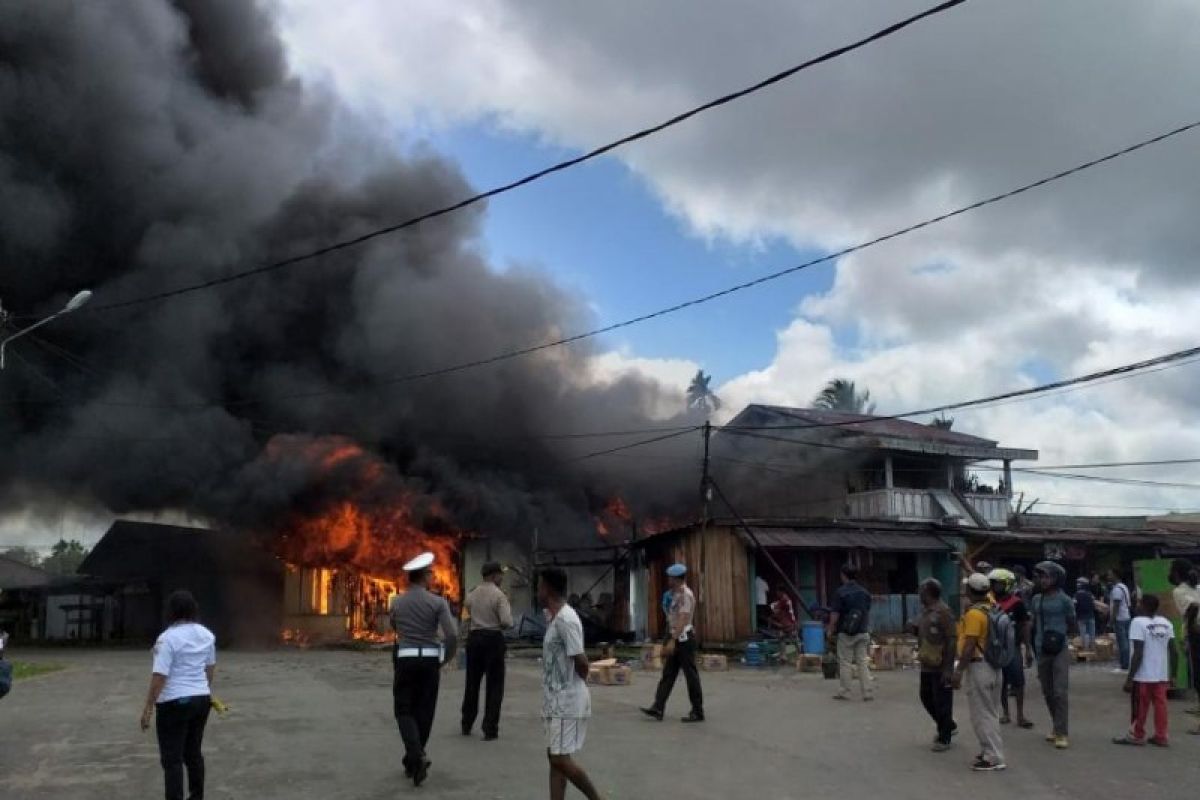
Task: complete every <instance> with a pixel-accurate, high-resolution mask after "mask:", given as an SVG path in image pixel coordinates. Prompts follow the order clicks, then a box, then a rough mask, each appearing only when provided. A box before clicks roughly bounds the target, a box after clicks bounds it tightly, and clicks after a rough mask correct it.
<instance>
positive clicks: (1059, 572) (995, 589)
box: [141, 553, 1200, 800]
mask: <svg viewBox="0 0 1200 800" xmlns="http://www.w3.org/2000/svg"><path fill="white" fill-rule="evenodd" d="M433 560H434V559H433V555H432V554H429V553H426V554H423V555H422V556H419V557H418V558H416V559H414V560H412V561H411V562H409V563H408V564H406V565H405V567H404V569H405V572H406V573H407V574H408V582H409V586H408V590H407V591H406V592H404V593H403V594H401V595H398V596H397V597H395V598H394V599H393V600H392V602H391V605H390V608H389V614H390V617H391V621H392V626H393V628H394V629H395V630H396V633H397V641H396V644H395V646H394V648H393V652H392V656H393V658H392V665H393V686H392V697H393V714H394V716H395V719H396V723H397V727H398V728H399V731H400V736H401V739H402V741H403V744H404V757H403V759H402V764H403V768H404V772H405V775H406V776H407V777H409V778H410V779H411V780H412V782H413V784H414V785H416V786H420V785H421V784H422V783H424V782H425V780H426V779H427V778H428V775H429V769H430V767H431V766H432V761H431V760H430V759H429V757H428V753H427V749H426V748H427V747H428V743H429V736H430V732H431V730H432V727H433V719H434V713H435V711H436V708H437V697H438V689H439V681H440V674H441V669H442V667H443V666H445V665H446V664H447V663H448V662H450V661H451V660H452V659H453V658H454V655H455V652H456V650H457V646H458V634H459V631H458V626H457V623H456V622H455V619H454V616H453V614H452V613H451V610H450V606H449V604H448V603H447V601H446V599H445V598H444V597H442V596H440V595H438V594H435V593H433V592H432V591H430V588H429V587H430V581H431V579H432V573H431V567H432V564H433ZM974 570H975V571H973V572H971V574H970V575H969V576H968V577H967V579H966V580H965V581H964V583H963V587H962V588H963V593H962V597H963V607H962V609H961V613H960V614H958V615H956V614H955V613H954V612H953V611H952V610H951V608H950V607H949V606H948V605H947V603H946V602H945V599H944V590H943V587H942V585H941V584H940V583H939V582H938V581H937V580H935V579H933V578H929V579H926V580H925V581H923V582H922V583H921V585H920V594H919V596H920V601H921V611H920V613H919V615H918V616H917V618H916V619H914V620H912V622H911V630H912V631H913V632H914V633H916V635H917V658H918V661H919V663H920V682H919V685H920V690H919V693H920V701H921V704H922V705H923V706H924V708H925V710H926V711H927V712H928V714H929V716H930V718H931V719H932V721H933V724H934V731H935V732H934V738H933V743H932V749H933V751H934V752H939V753H940V752H946V751H948V750H950V749H951V747H952V740H953V737H954V736H955V735H956V733H957V732H958V725H957V723H956V721H955V713H954V707H955V702H954V698H955V692H956V691H961V692H963V694H964V695H965V696H966V698H967V707H968V714H969V716H970V721H971V726H972V728H973V730H974V733H975V737H976V739H977V740H978V743H979V751H978V754H977V755H976V757H975V759H974V760H973V762H972V764H971V767H972V769H974V770H976V771H981V772H985V771H986V772H991V771H998V770H1003V769H1005V768H1006V767H1007V761H1006V758H1005V752H1004V737H1003V735H1002V729H1003V727H1004V726H1005V725H1010V724H1012V721H1013V718H1012V717H1011V716H1010V705H1009V701H1010V699H1011V700H1012V701H1013V704H1014V705H1015V710H1016V725H1017V727H1018V728H1022V729H1030V728H1033V727H1034V723H1033V722H1032V720H1030V719H1029V717H1028V716H1027V715H1026V706H1025V691H1024V690H1025V671H1026V670H1028V669H1032V668H1033V667H1034V666H1035V665H1036V668H1037V676H1038V681H1039V683H1040V684H1041V688H1042V695H1043V698H1044V700H1045V704H1046V708H1047V711H1048V713H1049V717H1050V727H1049V729H1048V731H1047V734H1046V741H1047V742H1049V743H1051V744H1053V746H1054V747H1055V748H1057V749H1059V750H1065V749H1067V748H1068V747H1069V746H1070V743H1069V738H1068V736H1069V697H1070V669H1069V667H1070V660H1071V657H1070V650H1069V647H1068V639H1069V637H1070V635H1071V634H1072V633H1074V632H1077V633H1078V634H1079V636H1080V637H1081V642H1082V643H1083V644H1084V645H1085V646H1086V645H1088V644H1092V643H1094V640H1095V635H1096V631H1097V630H1098V629H1099V627H1100V625H1101V624H1102V623H1100V622H1098V620H1102V619H1103V620H1108V621H1111V625H1112V627H1113V630H1114V631H1115V633H1116V635H1117V641H1118V643H1119V642H1120V641H1121V637H1122V636H1125V637H1126V644H1124V645H1121V646H1119V651H1120V653H1121V664H1122V666H1121V668H1120V671H1122V672H1123V673H1124V674H1125V676H1126V680H1125V687H1124V688H1125V690H1126V691H1127V692H1128V693H1129V694H1130V724H1129V729H1128V730H1127V731H1126V732H1124V733H1122V734H1121V735H1119V736H1116V737H1114V738H1113V742H1114V743H1115V744H1119V745H1127V746H1143V745H1146V744H1150V745H1156V746H1159V747H1167V746H1169V726H1168V719H1167V714H1168V712H1167V691H1168V688H1169V686H1170V681H1171V676H1173V675H1175V674H1177V673H1176V663H1177V659H1178V657H1179V653H1180V648H1179V647H1178V646H1177V643H1176V641H1175V630H1174V627H1173V625H1172V623H1171V621H1170V620H1168V619H1167V618H1166V617H1164V616H1162V615H1161V614H1160V613H1159V610H1160V600H1159V598H1158V597H1157V596H1155V595H1152V594H1146V595H1143V596H1141V597H1138V596H1137V595H1136V593H1135V592H1134V591H1133V590H1131V588H1130V582H1126V581H1124V580H1121V579H1120V577H1119V576H1116V575H1110V581H1109V585H1108V586H1107V587H1106V586H1104V585H1103V584H1102V583H1101V582H1100V581H1099V580H1087V579H1080V580H1079V581H1077V582H1076V591H1075V593H1074V594H1068V588H1067V586H1066V572H1065V570H1064V569H1063V567H1062V566H1061V565H1059V564H1058V563H1056V562H1054V561H1043V562H1041V563H1039V564H1038V565H1037V566H1036V567H1035V568H1034V570H1033V580H1029V579H1028V578H1027V577H1026V574H1025V572H1024V571H1023V570H1022V569H1020V568H1019V567H1014V568H1013V569H1011V570H1009V569H1004V568H998V569H993V568H992V567H991V565H989V564H984V563H977V564H976V565H975V567H974ZM503 574H504V569H503V568H502V566H501V565H500V564H497V563H488V564H485V565H484V567H483V570H482V578H483V581H482V582H481V583H480V584H479V585H478V586H477V587H475V588H474V589H473V590H472V591H471V592H470V593H469V594H468V595H467V598H466V600H465V603H464V606H465V609H466V611H467V616H468V618H469V619H470V621H471V622H470V626H471V627H470V632H469V634H468V636H467V640H466V649H467V656H468V658H467V674H466V686H465V690H464V696H463V703H462V717H461V725H462V733H463V735H465V736H470V735H472V733H473V729H474V725H475V721H476V719H477V718H478V715H479V695H480V688H481V684H482V683H483V682H485V681H486V693H485V698H484V710H483V721H482V729H483V739H484V740H485V741H494V740H496V739H497V738H499V730H500V729H499V724H500V713H501V706H502V701H503V694H504V677H505V664H504V659H505V641H504V631H505V630H506V629H508V628H511V627H512V625H513V619H512V609H511V607H510V605H509V601H508V598H507V596H506V595H505V594H504V592H503V590H502V588H501V584H502V582H503ZM858 577H859V576H858V570H857V569H856V568H855V567H854V566H853V565H846V566H844V567H843V568H842V569H841V581H842V585H841V586H840V587H839V589H838V591H837V593H836V596H835V598H834V600H833V605H832V608H831V612H830V614H829V617H828V621H827V624H828V628H827V634H828V637H829V639H830V641H831V643H833V644H834V646H835V647H836V652H837V659H838V662H839V672H840V675H839V677H840V679H841V681H840V688H839V690H838V692H837V693H836V694H835V695H834V697H835V699H837V700H840V701H847V700H849V699H851V697H852V696H853V689H854V687H853V683H854V681H853V678H854V676H855V674H857V682H858V688H859V691H860V693H861V697H862V699H863V700H864V701H871V700H873V699H874V693H873V685H872V680H871V674H870V667H869V658H870V643H871V637H870V627H871V626H870V612H871V594H870V593H869V592H868V591H867V589H866V588H865V587H863V586H862V585H861V584H860V583H859V580H858ZM667 580H668V583H669V587H670V588H669V589H668V591H667V593H666V594H665V595H664V598H663V608H664V612H665V614H666V618H667V628H668V633H667V636H666V637H665V645H664V649H663V658H664V666H663V672H662V677H661V679H660V681H659V684H658V687H657V690H656V692H655V696H654V700H653V703H652V704H651V705H650V706H648V707H646V708H643V709H642V711H643V713H645V714H646V715H647V716H649V717H651V718H653V719H655V720H657V721H661V720H662V719H663V718H664V715H665V711H666V704H667V702H668V700H669V698H670V696H671V693H672V691H673V689H674V686H675V683H676V680H677V678H678V676H679V674H680V673H683V675H684V678H685V682H686V684H687V694H688V700H689V702H690V705H691V709H690V712H689V713H688V714H687V716H685V717H683V720H682V721H683V722H685V723H697V722H703V721H704V719H705V717H704V695H703V689H702V687H701V682H700V673H699V671H698V669H697V666H696V661H697V634H696V629H695V625H694V620H693V614H694V612H695V604H696V600H695V595H694V594H693V593H692V590H691V589H690V588H689V587H688V585H687V567H686V566H685V565H683V564H674V565H672V566H671V567H670V568H668V570H667ZM1170 581H1171V583H1172V584H1173V585H1174V587H1175V588H1174V590H1173V592H1172V596H1171V600H1172V601H1173V603H1174V606H1175V608H1176V609H1177V611H1178V613H1179V614H1180V615H1181V616H1182V617H1183V627H1184V631H1185V635H1186V648H1185V650H1184V652H1186V653H1187V656H1188V658H1189V674H1190V675H1191V676H1192V680H1193V683H1194V688H1195V689H1196V690H1197V694H1198V696H1200V573H1198V571H1197V569H1196V568H1195V567H1194V566H1193V565H1192V564H1191V563H1190V562H1188V561H1186V560H1177V561H1175V562H1173V563H1172V565H1171V570H1170ZM537 586H538V600H539V603H540V605H541V606H542V607H543V608H544V609H545V614H546V620H547V626H546V633H545V636H544V638H543V644H542V719H543V727H544V733H545V739H546V754H547V758H548V762H549V784H550V798H551V800H561V799H562V798H564V797H565V794H566V788H567V786H568V784H570V785H573V786H575V787H576V788H577V789H578V790H579V791H580V792H582V793H583V794H584V795H585V796H586V797H587V798H588V799H589V800H599V798H600V797H601V795H600V794H599V792H598V791H597V790H596V788H595V786H594V784H593V783H592V781H591V779H590V778H589V777H588V775H587V773H586V772H585V771H584V770H583V768H582V767H581V766H580V765H579V764H578V763H577V762H576V761H575V756H576V755H577V754H578V753H579V752H580V751H581V750H582V748H583V745H584V742H585V740H586V738H587V726H588V720H589V718H590V717H591V696H590V693H589V690H588V685H587V678H588V674H589V668H590V667H589V662H588V658H587V655H586V652H585V646H584V628H583V622H582V621H581V619H580V616H579V614H578V613H577V612H576V611H575V610H574V609H573V608H572V606H571V605H570V603H569V602H568V597H567V595H566V588H567V575H566V573H565V572H564V571H563V570H562V569H559V568H557V567H551V568H547V569H544V570H542V571H541V572H540V573H539V574H538V583H537ZM757 588H761V587H756V589H757ZM756 599H762V600H766V601H767V602H765V603H763V604H762V605H764V609H763V613H764V615H765V616H766V618H767V619H769V620H771V624H772V625H774V626H777V627H778V628H780V629H782V630H787V631H791V632H793V633H794V631H795V628H796V618H795V611H794V607H793V605H792V601H791V598H790V597H789V596H788V595H787V592H786V591H785V590H784V589H782V588H780V589H778V590H777V592H776V596H775V599H774V600H773V601H771V600H770V599H769V596H763V595H761V594H760V595H759V597H757V598H756ZM168 612H169V621H170V624H169V626H168V628H167V629H166V630H165V631H164V632H163V633H162V635H161V636H160V637H159V638H158V641H157V642H156V643H155V647H154V652H153V665H152V669H151V681H150V688H149V690H148V692H147V696H146V703H145V705H144V707H143V711H142V716H141V725H142V728H143V729H148V728H149V727H150V725H151V723H152V721H153V722H154V724H155V729H156V732H157V738H158V744H159V752H160V760H161V764H162V769H163V775H164V785H165V796H166V798H167V800H182V798H183V797H184V796H185V795H184V777H185V774H186V777H187V784H188V790H189V791H188V796H190V797H193V798H199V797H202V796H203V794H204V756H203V752H202V744H203V738H204V730H205V725H206V722H207V720H208V716H209V711H210V708H212V707H213V706H214V698H213V697H212V686H213V681H214V679H215V675H216V644H215V638H214V636H213V634H212V633H211V632H210V631H209V630H208V629H207V628H205V627H204V626H203V625H201V624H200V623H199V621H198V617H199V609H198V607H197V604H196V601H195V599H194V598H193V597H192V595H191V594H189V593H188V592H186V591H178V592H175V593H174V594H173V595H172V596H171V597H170V599H169V601H168ZM956 617H957V619H956ZM1151 712H1153V733H1152V734H1150V735H1148V732H1147V729H1146V725H1147V722H1148V721H1149V718H1150V714H1151ZM1189 733H1192V734H1200V725H1197V726H1196V727H1195V728H1194V729H1192V730H1190V731H1189Z"/></svg>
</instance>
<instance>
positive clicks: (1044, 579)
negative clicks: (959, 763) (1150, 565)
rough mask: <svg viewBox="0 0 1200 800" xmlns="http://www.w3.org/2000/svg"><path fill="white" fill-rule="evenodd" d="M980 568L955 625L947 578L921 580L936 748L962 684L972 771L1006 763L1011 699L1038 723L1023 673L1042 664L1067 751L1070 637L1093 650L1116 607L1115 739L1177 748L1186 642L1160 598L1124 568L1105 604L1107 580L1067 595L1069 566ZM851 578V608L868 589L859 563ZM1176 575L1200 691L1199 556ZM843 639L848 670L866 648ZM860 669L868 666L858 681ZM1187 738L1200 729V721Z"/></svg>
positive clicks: (1055, 736)
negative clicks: (1100, 623)
mask: <svg viewBox="0 0 1200 800" xmlns="http://www.w3.org/2000/svg"><path fill="white" fill-rule="evenodd" d="M976 570H977V571H975V572H972V573H971V574H970V575H969V576H968V577H967V579H966V581H965V583H964V587H963V589H964V592H963V601H964V603H963V609H962V613H961V614H960V615H959V619H958V621H957V622H955V620H954V617H955V615H954V613H953V612H952V611H951V609H950V608H949V606H948V605H947V604H946V603H945V602H944V600H943V587H942V585H941V584H940V583H939V582H938V581H937V580H935V579H932V578H930V579H927V580H925V581H924V582H923V583H922V584H921V587H920V598H921V604H922V611H921V613H920V615H919V617H918V618H917V619H916V620H914V621H913V622H912V624H911V628H912V630H913V631H914V632H915V633H916V634H917V638H918V646H917V652H918V659H919V661H920V666H921V681H920V698H921V703H922V705H923V706H924V707H925V709H926V711H927V712H928V713H929V716H930V718H931V719H932V720H933V723H934V728H935V731H936V733H935V736H934V741H933V745H932V749H933V750H934V751H935V752H945V751H946V750H949V749H950V745H951V738H952V737H953V736H954V735H955V733H956V732H957V724H956V723H955V719H954V691H955V690H960V689H961V690H963V691H964V693H965V694H966V697H967V705H968V714H969V716H970V720H971V725H972V728H973V729H974V732H975V736H976V738H977V739H978V742H979V752H978V754H977V755H976V757H975V759H974V761H973V763H972V765H971V766H972V769H974V770H977V771H998V770H1003V769H1005V768H1006V767H1007V761H1006V759H1005V755H1004V743H1003V736H1002V733H1001V731H1002V728H1003V726H1004V725H1009V724H1011V723H1012V717H1011V716H1010V711H1009V709H1010V706H1009V701H1010V699H1011V700H1012V701H1013V703H1014V704H1015V706H1016V722H1017V726H1018V727H1019V728H1023V729H1029V728H1032V727H1034V724H1033V722H1032V721H1031V720H1030V719H1029V718H1028V717H1027V716H1026V713H1025V702H1024V701H1025V693H1024V687H1025V671H1026V670H1027V669H1031V668H1033V667H1034V666H1035V665H1036V668H1037V677H1038V682H1039V683H1040V684H1041V688H1042V696H1043V698H1044V700H1045V704H1046V709H1047V711H1048V714H1049V718H1050V724H1049V730H1048V731H1047V733H1046V741H1047V742H1049V743H1051V744H1053V746H1054V747H1055V748H1057V749H1059V750H1065V749H1067V748H1069V747H1070V740H1069V723H1070V713H1069V708H1070V705H1069V698H1070V661H1071V652H1070V648H1069V645H1068V642H1069V637H1070V636H1071V634H1072V633H1073V632H1078V634H1079V636H1080V640H1081V645H1082V646H1084V647H1089V646H1094V642H1095V636H1096V627H1095V626H1096V620H1097V611H1098V610H1101V611H1104V610H1107V611H1108V612H1109V614H1110V615H1111V621H1112V625H1113V629H1114V631H1115V633H1116V636H1117V641H1118V649H1119V653H1120V658H1121V666H1120V667H1119V668H1118V669H1117V670H1116V671H1118V672H1121V673H1123V674H1124V675H1125V676H1126V680H1125V686H1124V688H1125V691H1126V692H1128V693H1129V694H1130V725H1129V729H1128V731H1126V732H1125V733H1122V734H1121V735H1118V736H1116V737H1114V738H1113V742H1114V743H1115V744H1120V745H1132V746H1143V745H1146V744H1150V745H1155V746H1158V747H1168V746H1169V728H1168V721H1167V691H1168V689H1169V687H1170V685H1171V679H1172V676H1173V675H1175V674H1177V672H1176V663H1177V658H1178V655H1179V652H1180V648H1179V647H1178V646H1177V643H1176V641H1175V630H1174V627H1173V625H1172V623H1171V621H1170V620H1168V619H1167V618H1166V617H1164V616H1162V615H1161V614H1160V613H1159V609H1160V600H1159V598H1158V597H1157V596H1156V595H1153V594H1145V595H1142V596H1140V597H1137V595H1136V594H1135V592H1134V591H1133V590H1131V588H1130V585H1129V583H1127V582H1126V581H1124V580H1122V579H1121V578H1120V577H1119V576H1117V575H1110V586H1109V587H1108V588H1107V591H1106V592H1105V594H1103V595H1102V597H1103V599H1099V598H1098V597H1097V594H1098V593H1099V591H1104V589H1103V587H1097V591H1095V592H1094V591H1093V581H1089V580H1087V579H1081V580H1079V581H1077V583H1076V587H1077V588H1076V592H1075V593H1074V595H1068V594H1067V591H1066V586H1065V584H1066V572H1065V570H1064V569H1063V567H1062V566H1061V565H1060V564H1058V563H1056V562H1054V561H1043V562H1041V563H1039V564H1038V565H1037V566H1036V567H1035V568H1034V571H1033V577H1034V580H1033V581H1026V580H1025V579H1024V574H1023V571H1019V570H1017V569H1015V568H1014V569H1013V570H1008V569H1003V568H1001V569H993V568H992V567H991V565H989V564H977V565H976ZM985 570H986V571H985ZM842 577H843V582H844V584H845V585H844V586H843V587H842V592H839V601H838V602H839V604H840V605H841V606H842V607H843V608H848V607H852V606H853V603H850V604H847V603H846V602H844V601H843V600H842V597H843V596H844V595H845V596H860V595H858V593H857V592H854V591H853V590H847V586H854V585H855V582H854V577H855V576H854V571H853V569H852V568H847V569H844V570H843V576H842ZM1170 581H1171V583H1172V584H1173V585H1174V586H1175V588H1174V590H1173V593H1172V600H1173V602H1174V605H1175V607H1176V609H1177V610H1178V612H1179V613H1180V614H1181V615H1182V617H1183V620H1184V622H1183V627H1184V631H1185V633H1186V639H1187V646H1186V652H1187V654H1188V656H1189V658H1190V662H1189V665H1190V669H1189V675H1191V676H1192V680H1193V683H1194V687H1193V688H1195V689H1196V691H1197V693H1198V695H1200V677H1198V676H1200V627H1198V625H1197V616H1198V615H1200V588H1198V583H1200V574H1198V572H1197V570H1196V569H1195V568H1194V567H1193V566H1192V564H1191V563H1190V562H1188V561H1186V560H1177V561H1175V562H1173V564H1172V566H1171V570H1170ZM1135 598H1136V599H1135ZM868 599H869V596H868ZM856 602H861V601H856ZM1122 641H1124V644H1122V643H1121V642H1122ZM837 644H838V653H839V660H840V661H841V663H842V666H843V675H845V671H846V666H847V665H848V662H849V661H850V660H851V659H850V658H849V656H845V655H843V654H842V646H843V644H850V645H851V646H852V649H853V652H854V653H855V659H854V660H858V648H857V645H856V644H855V643H854V642H852V640H851V639H850V638H849V637H847V635H846V634H845V633H844V632H841V631H838V632H837ZM862 673H863V670H862V667H861V666H859V674H860V678H861V675H862ZM863 687H864V688H863V691H864V699H869V695H868V694H867V688H866V684H865V683H864V685H863ZM846 691H847V681H846V680H845V678H844V677H843V683H842V691H841V692H839V693H838V694H837V695H835V697H838V698H839V699H840V698H843V697H844V696H845V694H846ZM1151 711H1153V714H1154V731H1153V734H1152V735H1149V736H1148V735H1147V730H1146V724H1147V721H1148V717H1149V715H1150V713H1151ZM1189 733H1192V734H1200V725H1197V726H1196V727H1195V728H1193V729H1192V730H1190V731H1189Z"/></svg>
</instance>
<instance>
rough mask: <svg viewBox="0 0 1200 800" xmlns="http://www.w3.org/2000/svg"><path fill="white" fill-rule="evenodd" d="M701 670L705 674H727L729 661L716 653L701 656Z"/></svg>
mask: <svg viewBox="0 0 1200 800" xmlns="http://www.w3.org/2000/svg"><path fill="white" fill-rule="evenodd" d="M700 669H702V670H704V671H705V672H725V671H726V670H728V669H729V659H728V658H726V657H725V656H723V655H719V654H716V653H708V654H706V655H702V656H700Z"/></svg>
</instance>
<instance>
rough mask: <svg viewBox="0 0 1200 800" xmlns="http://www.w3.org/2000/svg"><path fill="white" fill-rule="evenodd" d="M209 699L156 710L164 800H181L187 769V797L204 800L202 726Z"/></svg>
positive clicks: (182, 701)
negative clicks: (184, 773) (201, 749)
mask: <svg viewBox="0 0 1200 800" xmlns="http://www.w3.org/2000/svg"><path fill="white" fill-rule="evenodd" d="M211 708H212V699H211V698H210V697H209V696H208V695H206V694H202V695H195V696H194V697H181V698H179V699H178V700H171V701H169V702H166V703H159V704H158V705H157V706H155V715H154V716H155V723H154V729H155V732H156V733H157V734H158V755H159V760H160V761H161V762H162V768H163V780H164V783H165V784H166V798H167V800H183V770H184V767H185V766H186V767H187V778H188V797H189V798H190V800H204V756H203V755H202V754H201V752H200V745H201V744H202V743H203V741H204V726H205V724H207V723H208V712H209V710H210V709H211Z"/></svg>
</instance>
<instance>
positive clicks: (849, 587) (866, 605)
mask: <svg viewBox="0 0 1200 800" xmlns="http://www.w3.org/2000/svg"><path fill="white" fill-rule="evenodd" d="M833 610H834V611H835V612H836V613H837V615H838V633H845V625H846V615H847V614H849V613H850V612H851V611H855V610H859V611H862V617H863V620H862V625H860V626H859V630H858V632H859V633H866V632H867V631H868V630H870V619H871V595H870V594H869V593H868V592H867V590H866V589H864V588H863V587H861V586H859V585H858V584H857V583H854V582H851V583H847V584H843V585H842V586H840V587H838V590H837V594H836V595H835V596H834V598H833Z"/></svg>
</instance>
